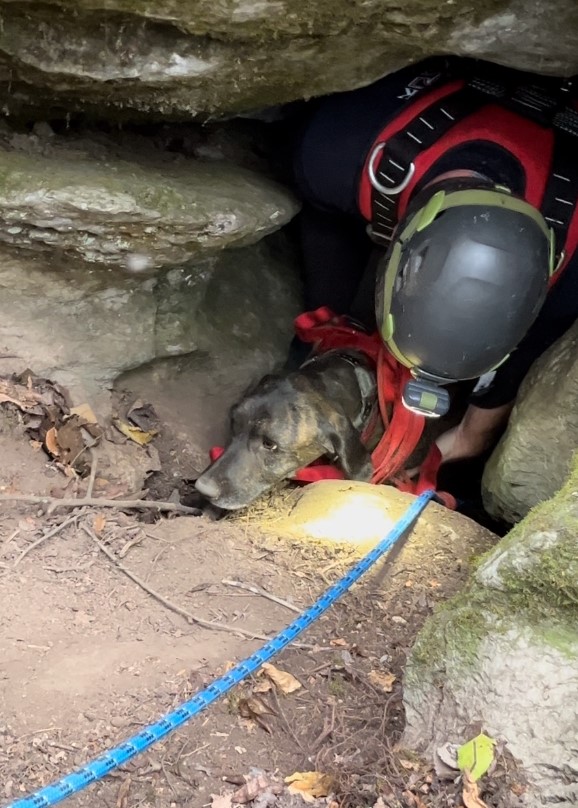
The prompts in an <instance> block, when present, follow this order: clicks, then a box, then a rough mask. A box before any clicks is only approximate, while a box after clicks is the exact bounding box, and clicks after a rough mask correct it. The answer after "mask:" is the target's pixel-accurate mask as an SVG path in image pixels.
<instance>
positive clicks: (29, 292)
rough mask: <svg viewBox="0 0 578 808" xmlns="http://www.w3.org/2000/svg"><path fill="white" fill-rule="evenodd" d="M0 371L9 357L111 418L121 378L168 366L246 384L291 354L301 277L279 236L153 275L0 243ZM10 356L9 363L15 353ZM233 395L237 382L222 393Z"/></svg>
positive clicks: (202, 383)
mask: <svg viewBox="0 0 578 808" xmlns="http://www.w3.org/2000/svg"><path fill="white" fill-rule="evenodd" d="M0 255H1V259H2V260H1V261H0V288H1V289H2V295H1V296H0V351H1V355H0V372H2V371H4V372H5V371H6V370H7V369H8V368H9V367H10V368H12V366H13V365H14V364H15V363H16V364H17V366H18V367H17V368H16V367H15V368H14V369H23V368H25V367H31V368H33V369H34V371H35V373H37V374H38V375H41V376H46V377H48V378H51V379H53V380H54V381H57V382H59V383H61V384H63V385H65V386H66V387H68V388H69V390H70V392H71V394H72V396H73V398H74V399H75V400H76V401H77V403H78V402H79V401H83V400H88V401H89V402H90V403H91V404H92V406H93V408H95V409H97V410H98V411H99V412H100V413H103V414H104V413H106V412H107V411H108V405H109V393H110V388H111V387H112V385H113V383H114V381H115V379H117V377H118V376H119V375H121V374H126V373H127V372H128V371H130V370H134V369H135V368H139V367H141V366H143V365H150V364H151V363H153V362H154V363H155V367H156V370H157V372H160V371H159V368H158V365H159V363H162V362H163V361H174V360H176V359H179V361H181V362H184V361H185V359H186V360H187V361H188V362H189V363H191V362H193V359H196V361H197V362H198V363H200V366H201V367H200V373H199V374H198V375H197V377H196V385H197V387H198V388H200V389H201V390H202V389H203V388H210V387H211V384H213V383H215V382H214V381H212V379H211V376H210V375H207V373H206V372H205V371H206V364H207V362H209V363H210V364H212V365H215V366H216V367H217V369H218V371H219V373H220V374H221V376H222V377H223V378H224V379H225V381H224V382H223V384H221V386H220V392H221V394H222V395H225V394H226V390H227V386H226V377H227V374H231V373H236V372H237V371H239V369H240V368H241V369H242V371H243V375H244V382H243V383H244V384H245V385H246V384H247V382H248V381H249V380H251V379H253V378H258V377H259V376H261V375H262V374H263V373H265V372H267V371H269V370H270V369H271V368H272V367H274V366H275V365H276V364H277V363H279V362H280V361H281V360H282V358H283V357H284V356H285V355H286V352H287V348H288V344H289V341H290V339H291V335H292V320H293V318H294V316H295V315H296V314H297V312H298V311H299V308H300V302H299V301H300V288H299V282H298V273H297V269H296V265H295V262H294V261H293V256H292V253H291V251H290V250H288V249H287V245H286V242H285V239H284V237H283V236H282V235H281V234H275V235H274V236H271V237H270V238H269V239H265V240H263V241H261V242H260V243H259V244H257V245H254V246H251V247H245V248H243V249H238V250H225V251H222V252H220V253H217V254H215V255H213V256H209V257H205V258H204V259H197V260H195V261H191V262H189V263H187V264H184V265H183V266H180V267H175V268H174V269H171V270H169V271H166V272H161V273H158V274H156V275H154V276H151V277H146V276H145V277H142V276H140V275H134V274H133V275H129V274H127V273H123V272H121V271H119V270H107V269H102V268H100V267H97V268H96V269H89V267H88V265H87V264H86V263H85V262H82V261H78V260H66V259H61V260H60V262H59V263H58V265H57V262H56V261H54V260H53V258H54V257H53V256H52V257H47V256H46V255H45V254H44V253H38V254H35V253H33V252H30V253H23V252H22V251H21V252H19V253H14V252H10V251H8V250H7V249H6V248H4V249H2V250H0ZM13 357H15V358H13ZM237 394H238V386H237V387H235V389H234V391H233V392H229V399H228V403H232V402H231V397H234V396H235V395H237Z"/></svg>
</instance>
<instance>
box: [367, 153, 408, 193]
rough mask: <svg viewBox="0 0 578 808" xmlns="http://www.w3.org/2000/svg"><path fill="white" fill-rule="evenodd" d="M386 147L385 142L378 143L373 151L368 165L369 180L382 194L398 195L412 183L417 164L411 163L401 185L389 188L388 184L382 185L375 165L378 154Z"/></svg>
mask: <svg viewBox="0 0 578 808" xmlns="http://www.w3.org/2000/svg"><path fill="white" fill-rule="evenodd" d="M384 148H385V143H378V144H377V146H376V147H375V149H374V150H373V151H372V153H371V157H370V158H369V166H368V172H369V181H370V182H371V184H372V185H373V187H374V188H375V190H376V191H379V193H380V194H383V195H384V196H396V195H397V194H400V193H401V192H402V191H404V190H405V189H406V188H407V186H408V185H409V184H410V182H411V178H412V177H413V175H414V173H415V165H414V164H413V163H410V164H409V168H408V170H407V174H406V175H405V177H404V178H403V180H402V181H401V182H400V183H399V185H394V186H392V187H391V188H388V187H387V186H386V185H382V184H381V183H380V181H379V180H378V179H377V177H376V176H375V169H374V167H373V166H374V163H375V158H376V157H377V156H378V154H380V153H381V152H382V151H383V150H384Z"/></svg>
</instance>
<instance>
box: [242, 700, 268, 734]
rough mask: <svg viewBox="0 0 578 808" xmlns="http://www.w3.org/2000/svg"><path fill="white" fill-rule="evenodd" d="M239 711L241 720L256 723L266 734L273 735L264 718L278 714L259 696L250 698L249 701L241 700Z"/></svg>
mask: <svg viewBox="0 0 578 808" xmlns="http://www.w3.org/2000/svg"><path fill="white" fill-rule="evenodd" d="M238 709H239V715H240V716H241V718H246V719H249V720H250V721H254V722H255V723H256V724H258V725H259V726H260V727H261V729H264V730H265V732H268V733H271V728H270V727H269V725H268V724H267V721H266V720H265V719H264V718H263V716H264V715H276V713H275V712H274V711H273V710H272V709H271V708H270V707H269V705H268V704H265V702H264V701H263V699H260V698H259V697H258V696H250V697H249V698H247V699H241V700H240V701H239V707H238Z"/></svg>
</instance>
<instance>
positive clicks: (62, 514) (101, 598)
mask: <svg viewBox="0 0 578 808" xmlns="http://www.w3.org/2000/svg"><path fill="white" fill-rule="evenodd" d="M0 457H1V458H2V464H1V466H0V495H1V494H4V495H7V494H9V495H13V494H18V493H21V494H34V495H39V496H46V495H48V494H50V493H51V492H53V491H54V489H55V487H58V485H62V476H63V475H62V473H61V471H59V470H58V469H57V468H55V466H54V464H53V463H52V462H51V461H50V460H49V458H48V457H47V456H46V454H44V452H43V451H42V450H41V449H40V448H39V447H38V446H35V445H33V444H31V442H30V441H29V440H28V438H27V436H26V435H25V434H24V432H23V431H22V430H21V429H19V428H17V427H14V426H11V427H10V428H8V427H7V426H6V425H5V424H4V426H3V427H1V426H0ZM2 504H3V508H2V512H1V515H0V603H1V609H0V660H1V662H0V802H1V803H6V802H10V801H11V800H14V799H17V798H19V797H22V796H24V795H25V794H27V793H29V792H31V791H34V790H36V789H38V788H40V787H41V786H43V785H46V784H48V783H49V782H51V781H53V780H54V779H56V778H58V777H59V776H62V775H64V774H66V773H68V772H69V771H71V770H72V769H74V768H75V767H78V766H80V765H82V764H83V763H85V762H86V761H87V760H88V759H90V758H92V757H95V756H96V755H98V754H99V753H101V752H102V751H104V750H106V749H107V748H110V747H111V746H112V745H114V744H116V743H118V742H120V741H122V740H124V739H125V738H127V737H128V736H130V735H132V734H134V733H136V732H137V731H139V730H140V729H141V728H142V727H143V726H144V725H146V724H147V723H150V722H152V721H154V720H156V719H157V718H159V717H160V716H161V715H163V714H164V713H165V712H166V711H168V710H170V709H171V708H174V707H176V706H177V705H179V704H180V703H181V702H182V701H183V700H185V699H187V698H190V697H191V696H192V695H193V694H194V693H195V692H196V691H197V690H199V689H201V688H202V687H203V686H204V685H207V684H208V683H210V682H211V680H212V679H213V678H214V677H215V676H217V675H219V674H221V673H223V672H224V671H226V670H227V669H228V668H229V667H230V666H231V664H232V663H235V662H237V661H239V660H241V659H243V658H244V657H246V656H247V655H248V654H249V653H250V652H252V651H254V650H255V649H256V648H258V647H259V645H260V644H261V642H262V641H261V640H256V639H251V634H253V633H254V634H255V635H262V636H271V635H272V634H273V633H275V632H276V631H278V630H280V629H281V628H283V627H284V626H285V625H287V624H288V623H289V622H290V621H291V620H292V619H293V618H294V616H295V614H294V611H293V610H291V609H290V608H289V606H288V605H287V604H289V605H293V607H294V608H295V607H296V608H298V609H302V608H305V607H307V606H308V605H310V604H311V603H312V602H313V600H314V599H315V598H316V597H317V596H318V595H319V594H321V592H323V591H324V589H325V588H326V587H327V585H328V584H330V583H331V582H332V581H334V580H336V579H337V578H338V577H339V576H340V575H341V574H342V573H343V571H344V570H345V569H346V568H348V567H349V566H350V565H351V564H352V563H353V561H354V560H355V558H356V557H358V554H357V552H356V551H355V550H354V549H353V548H351V547H349V546H342V545H341V546H320V545H318V544H313V543H303V542H301V543H298V542H295V541H289V540H287V539H284V538H281V537H278V536H276V535H274V533H267V534H265V533H262V532H260V531H259V530H258V529H257V526H256V522H255V520H254V519H251V518H249V517H241V518H237V519H236V520H227V519H226V520H221V521H217V522H215V521H211V520H209V519H208V518H206V517H194V516H175V515H170V516H165V517H163V518H161V519H159V520H157V521H154V522H152V523H151V522H150V520H143V519H142V514H138V513H135V512H129V513H127V512H123V511H121V510H119V509H115V508H113V509H104V508H98V507H91V508H77V509H58V510H55V511H54V512H52V513H47V512H46V509H45V508H44V507H41V506H39V505H34V504H28V503H14V502H3V503H2ZM436 507H437V506H436ZM460 520H463V517H460V516H459V515H456V514H453V513H450V512H445V514H444V515H443V518H442V519H441V521H440V519H435V520H428V519H427V518H425V519H423V520H421V526H420V530H419V539H416V541H415V542H414V541H413V540H410V541H409V542H408V544H407V546H406V547H405V548H404V549H403V551H402V552H401V553H400V554H399V556H398V558H397V559H396V560H395V561H394V562H393V563H391V564H389V565H386V566H384V565H381V566H379V567H378V568H377V569H376V570H375V571H373V572H371V573H369V574H368V575H367V576H366V579H365V580H364V581H363V582H362V583H361V584H360V585H358V586H357V587H355V589H354V590H353V592H352V593H350V594H348V595H347V596H346V597H344V598H342V599H341V601H340V602H339V603H338V604H337V605H335V606H334V607H333V608H332V609H331V610H330V611H329V612H328V613H327V614H326V615H324V616H323V617H322V618H321V619H320V620H318V621H317V623H316V624H315V625H314V627H313V628H311V629H310V630H309V631H308V632H307V633H306V634H304V635H303V637H302V638H300V642H301V643H302V644H303V647H298V648H296V647H291V648H289V649H287V650H286V651H284V652H283V653H282V654H280V655H279V656H278V657H277V658H275V659H274V660H273V662H274V665H275V666H277V667H278V668H280V669H281V670H283V671H285V672H289V673H290V674H292V676H294V677H296V679H297V680H298V682H299V683H300V685H301V686H300V687H299V688H298V689H296V690H295V691H294V692H291V693H290V694H287V695H284V694H283V692H278V690H277V689H276V688H275V687H272V688H270V689H268V690H267V689H266V687H267V685H266V682H267V680H266V679H264V678H263V677H254V678H253V679H252V680H251V681H250V682H248V683H246V684H244V685H242V686H240V687H239V688H237V689H236V690H235V691H234V692H233V693H232V694H231V695H230V696H229V697H228V698H225V699H222V700H221V701H220V702H218V703H217V704H215V705H213V706H212V707H210V708H209V709H208V710H206V711H205V712H204V713H202V714H201V715H200V716H199V717H198V718H197V719H196V720H193V721H191V722H189V724H187V725H185V726H184V727H183V728H181V729H180V730H178V731H176V732H174V733H173V734H172V736H170V737H169V739H168V740H167V741H165V742H163V743H160V744H158V745H156V746H154V747H153V748H152V749H151V750H150V751H149V752H148V753H145V754H143V755H141V756H140V757H138V758H136V759H135V760H134V761H132V762H131V763H129V764H127V765H126V766H124V767H123V768H122V769H121V770H119V771H116V772H114V773H113V774H112V775H110V776H109V777H108V778H107V779H106V780H105V781H103V782H100V783H98V784H96V785H94V786H91V787H90V788H88V789H87V790H86V791H84V792H83V793H82V794H80V795H78V796H76V797H74V798H71V799H70V800H68V802H67V804H68V805H70V806H71V808H73V807H74V806H86V808H96V806H99V808H100V806H106V808H137V806H154V808H172V806H180V805H183V806H190V807H191V808H201V807H202V806H213V808H230V806H231V805H234V804H236V802H235V801H233V802H232V799H231V795H232V794H233V792H235V791H236V790H237V789H239V788H240V787H242V786H243V784H244V783H245V778H249V783H250V784H253V785H254V784H255V783H258V782H261V783H263V782H264V784H265V786H267V783H268V784H269V786H271V784H273V788H272V789H271V787H269V788H265V787H263V788H262V789H261V791H262V793H261V794H260V796H258V797H257V799H256V800H255V801H254V802H253V803H248V804H250V805H251V804H252V805H254V806H261V808H263V806H279V807H281V806H283V808H289V806H303V805H306V804H307V803H305V802H303V800H302V799H301V797H292V796H289V795H288V794H287V791H286V790H285V791H284V792H283V793H282V794H281V795H280V796H278V797H277V796H275V794H276V792H280V791H282V790H283V787H282V783H283V778H284V777H287V776H288V775H291V774H292V773H293V772H296V771H313V770H314V771H319V772H322V773H324V774H327V775H329V776H330V778H331V781H330V787H328V788H327V789H326V791H329V792H330V796H329V797H327V798H326V797H325V796H324V795H322V796H321V797H320V798H319V799H317V801H316V802H315V803H314V804H316V805H324V806H326V805H330V806H332V808H340V807H341V806H344V808H353V806H355V807H356V808H361V807H362V806H374V805H376V806H378V808H385V807H386V806H387V807H391V808H395V806H405V807H406V808H407V807H408V806H409V807H411V806H415V807H416V808H423V806H452V805H459V804H461V801H460V796H459V795H460V793H461V787H460V786H458V785H454V784H453V783H452V782H450V783H449V784H448V783H445V784H444V783H441V782H439V781H438V779H437V777H436V775H435V773H434V771H433V768H432V765H431V761H420V760H419V758H416V757H415V755H412V754H411V753H409V752H407V751H404V750H402V749H399V748H398V746H397V744H398V741H399V739H400V735H401V732H402V729H403V723H404V716H403V705H402V695H403V691H402V688H403V670H404V664H405V661H406V657H407V653H408V650H409V648H410V647H411V645H412V643H413V640H414V638H415V636H416V633H417V632H418V631H419V629H420V627H421V626H422V625H423V623H424V621H425V619H426V618H427V616H428V615H429V614H430V613H431V611H432V608H433V607H434V606H435V604H436V603H439V602H440V601H443V600H445V599H447V598H448V597H450V596H451V595H452V594H453V593H454V592H456V591H457V590H458V589H459V588H460V586H461V585H462V584H463V582H464V579H465V577H466V575H467V572H468V569H469V564H470V562H471V560H472V558H473V557H474V556H476V555H477V554H479V553H480V552H482V551H484V550H485V549H487V548H488V547H489V546H491V544H492V543H493V542H494V541H495V537H494V536H493V535H492V534H491V533H489V532H488V531H487V530H485V529H484V528H482V527H479V526H478V527H477V528H476V529H475V530H474V532H473V535H474V540H473V541H471V540H468V541H467V542H466V541H464V538H463V537H462V535H461V532H460V529H459V528H460V524H463V522H460ZM416 535H417V534H416ZM103 547H104V548H105V549H106V550H107V551H108V554H109V555H106V554H105V552H104V551H103V549H102V548H103ZM110 555H112V558H110V557H109V556H110ZM119 563H120V564H121V565H123V567H124V570H122V569H120V568H119V566H118V564H119ZM126 570H128V571H130V572H131V573H133V574H134V575H136V576H138V577H139V578H140V580H141V581H142V583H143V584H144V585H145V586H146V587H147V589H148V590H149V591H145V589H143V587H142V586H139V585H138V584H137V583H135V582H134V580H132V579H131V578H129V577H128V576H127V574H126ZM231 580H233V581H237V582H239V581H240V582H242V583H244V584H250V585H253V586H254V587H255V586H256V587H259V588H260V589H261V590H264V591H265V592H267V593H269V595H273V596H275V597H276V598H279V599H282V600H283V601H285V602H286V603H285V604H279V603H278V602H274V601H273V600H271V599H269V598H267V597H264V596H263V595H262V594H254V593H252V592H250V591H248V590H246V589H243V588H239V587H234V586H232V585H230V584H228V583H225V581H231ZM151 592H153V593H156V596H155V595H154V594H151ZM162 599H165V602H164V603H163V602H161V600H162ZM166 600H168V601H169V603H167V602H166ZM175 608H176V609H177V610H180V611H181V613H177V611H175ZM183 612H186V613H187V614H188V615H189V617H188V618H187V616H185V615H184V614H183ZM191 616H196V617H199V618H201V619H202V620H204V621H210V622H212V623H214V627H209V628H205V627H201V626H199V625H198V624H195V623H194V620H193V617H191ZM225 624H226V625H227V626H228V627H229V628H228V629H225V630H223V627H224V626H225ZM240 632H242V633H243V634H241V633H240ZM255 770H261V771H263V772H264V773H265V774H264V775H262V777H265V778H266V779H265V781H256V780H255V776H256V772H255ZM251 776H252V777H253V779H251ZM484 788H485V790H484V792H483V797H484V799H485V800H486V803H487V805H488V806H498V805H500V806H509V805H516V804H517V802H518V795H519V794H520V793H521V791H522V789H523V787H522V786H520V785H519V784H518V783H517V776H516V774H515V771H514V772H512V770H511V767H510V763H508V762H507V758H506V757H504V758H502V759H501V760H500V762H499V765H498V766H497V768H496V770H495V772H494V773H493V775H492V777H491V778H486V782H485V786H484ZM257 791H259V789H258V788H257ZM241 796H242V795H241ZM245 797H247V794H245ZM245 804H246V803H245Z"/></svg>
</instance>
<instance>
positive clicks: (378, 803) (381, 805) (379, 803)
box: [373, 797, 386, 808]
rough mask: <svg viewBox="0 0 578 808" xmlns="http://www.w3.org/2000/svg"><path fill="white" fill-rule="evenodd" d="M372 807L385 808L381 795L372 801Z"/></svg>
mask: <svg viewBox="0 0 578 808" xmlns="http://www.w3.org/2000/svg"><path fill="white" fill-rule="evenodd" d="M373 808H386V806H385V803H384V801H383V797H378V798H377V801H376V802H374V803H373Z"/></svg>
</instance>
